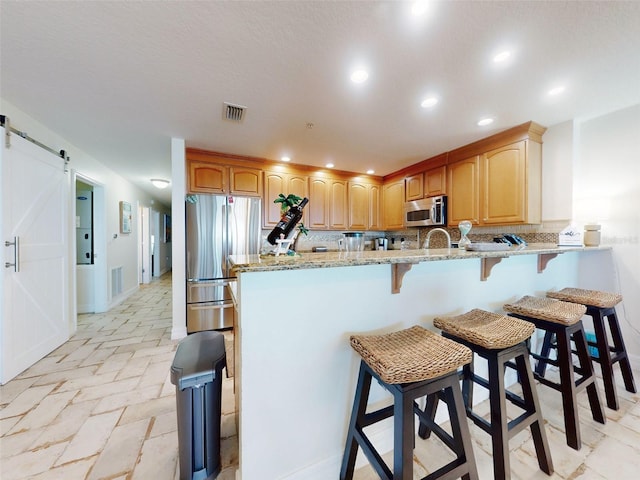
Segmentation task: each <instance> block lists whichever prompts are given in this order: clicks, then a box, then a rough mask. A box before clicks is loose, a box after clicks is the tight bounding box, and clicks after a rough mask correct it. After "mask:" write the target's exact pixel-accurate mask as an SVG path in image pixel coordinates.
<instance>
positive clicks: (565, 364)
mask: <svg viewBox="0 0 640 480" xmlns="http://www.w3.org/2000/svg"><path fill="white" fill-rule="evenodd" d="M556 343H557V346H558V363H559V365H558V369H559V371H560V384H561V390H560V393H561V395H562V408H563V411H564V428H565V432H566V436H567V445H569V446H570V447H571V448H574V449H576V450H580V447H581V446H582V442H581V440H580V423H579V420H578V401H577V399H576V393H577V391H576V382H575V378H574V374H573V361H572V357H571V334H570V333H569V332H568V331H567V330H563V331H562V332H561V333H557V334H556Z"/></svg>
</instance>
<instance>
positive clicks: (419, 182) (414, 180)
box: [404, 173, 424, 202]
mask: <svg viewBox="0 0 640 480" xmlns="http://www.w3.org/2000/svg"><path fill="white" fill-rule="evenodd" d="M404 184H405V195H406V197H405V198H406V200H407V202H412V201H413V200H420V199H421V198H423V197H424V173H416V174H415V175H411V176H409V177H407V178H405V179H404Z"/></svg>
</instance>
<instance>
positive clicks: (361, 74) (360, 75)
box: [351, 68, 369, 83]
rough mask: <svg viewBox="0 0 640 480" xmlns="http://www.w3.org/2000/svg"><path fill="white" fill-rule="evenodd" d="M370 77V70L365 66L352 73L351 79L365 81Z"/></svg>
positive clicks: (355, 81) (359, 81)
mask: <svg viewBox="0 0 640 480" xmlns="http://www.w3.org/2000/svg"><path fill="white" fill-rule="evenodd" d="M368 78H369V72H367V71H366V70H365V69H364V68H358V69H356V70H354V71H353V73H351V81H352V82H353V83H364V82H366V81H367V79H368Z"/></svg>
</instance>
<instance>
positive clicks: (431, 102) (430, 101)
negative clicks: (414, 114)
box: [420, 97, 438, 108]
mask: <svg viewBox="0 0 640 480" xmlns="http://www.w3.org/2000/svg"><path fill="white" fill-rule="evenodd" d="M437 103H438V99H437V98H436V97H427V98H425V99H424V100H423V101H422V103H421V104H420V106H421V107H422V108H431V107H433V106H435V105H436V104H437Z"/></svg>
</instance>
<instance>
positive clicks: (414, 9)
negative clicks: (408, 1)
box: [411, 0, 429, 17]
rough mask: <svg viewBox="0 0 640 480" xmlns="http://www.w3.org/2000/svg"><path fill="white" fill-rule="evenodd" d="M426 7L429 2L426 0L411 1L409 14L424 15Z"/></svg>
mask: <svg viewBox="0 0 640 480" xmlns="http://www.w3.org/2000/svg"><path fill="white" fill-rule="evenodd" d="M428 9H429V2H427V1H426V0H418V1H416V2H413V5H411V15H413V16H414V17H419V16H421V15H424V14H425V13H426V12H427V10H428Z"/></svg>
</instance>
